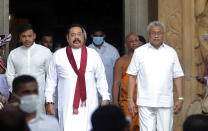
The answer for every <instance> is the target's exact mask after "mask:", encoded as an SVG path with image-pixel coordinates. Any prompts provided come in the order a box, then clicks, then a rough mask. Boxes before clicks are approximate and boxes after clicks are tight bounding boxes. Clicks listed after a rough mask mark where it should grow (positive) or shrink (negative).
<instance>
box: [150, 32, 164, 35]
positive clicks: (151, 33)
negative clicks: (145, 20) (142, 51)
mask: <svg viewBox="0 0 208 131" xmlns="http://www.w3.org/2000/svg"><path fill="white" fill-rule="evenodd" d="M162 34H163V32H154V31H153V32H150V35H154V36H155V35H162Z"/></svg>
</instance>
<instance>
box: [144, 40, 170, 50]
mask: <svg viewBox="0 0 208 131" xmlns="http://www.w3.org/2000/svg"><path fill="white" fill-rule="evenodd" d="M147 46H148V47H149V48H154V49H155V47H153V46H152V44H150V42H149V43H147ZM165 46H166V45H165V43H162V45H161V46H160V48H161V47H165Z"/></svg>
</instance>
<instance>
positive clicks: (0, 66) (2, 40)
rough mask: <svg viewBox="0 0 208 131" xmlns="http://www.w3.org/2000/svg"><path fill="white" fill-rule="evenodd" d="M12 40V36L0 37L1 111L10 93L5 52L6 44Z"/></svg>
mask: <svg viewBox="0 0 208 131" xmlns="http://www.w3.org/2000/svg"><path fill="white" fill-rule="evenodd" d="M10 40H11V34H7V35H0V109H1V108H3V106H4V105H5V104H6V103H7V101H8V99H9V97H10V93H9V88H8V84H7V82H6V78H5V71H6V64H5V59H4V58H5V52H6V44H7V43H9V41H10Z"/></svg>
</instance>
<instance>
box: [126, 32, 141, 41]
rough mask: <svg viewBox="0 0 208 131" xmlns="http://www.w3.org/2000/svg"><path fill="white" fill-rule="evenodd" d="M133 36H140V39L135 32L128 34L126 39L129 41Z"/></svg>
mask: <svg viewBox="0 0 208 131" xmlns="http://www.w3.org/2000/svg"><path fill="white" fill-rule="evenodd" d="M132 37H133V38H135V37H136V38H138V40H139V37H138V36H137V34H135V33H130V34H128V35H127V36H126V38H125V41H126V42H127V41H128V40H129V39H132Z"/></svg>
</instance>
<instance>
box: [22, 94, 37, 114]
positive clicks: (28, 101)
mask: <svg viewBox="0 0 208 131" xmlns="http://www.w3.org/2000/svg"><path fill="white" fill-rule="evenodd" d="M38 102H39V97H38V95H35V94H33V95H26V96H22V97H20V105H19V107H20V109H21V110H22V111H24V112H26V113H32V112H35V111H36V110H37V105H38Z"/></svg>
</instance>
